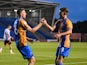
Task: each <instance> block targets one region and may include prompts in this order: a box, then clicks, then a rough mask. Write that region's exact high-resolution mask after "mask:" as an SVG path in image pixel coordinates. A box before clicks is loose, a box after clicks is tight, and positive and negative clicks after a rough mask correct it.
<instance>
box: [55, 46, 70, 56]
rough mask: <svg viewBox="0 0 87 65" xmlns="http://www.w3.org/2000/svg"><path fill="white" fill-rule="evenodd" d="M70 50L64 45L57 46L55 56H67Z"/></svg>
mask: <svg viewBox="0 0 87 65" xmlns="http://www.w3.org/2000/svg"><path fill="white" fill-rule="evenodd" d="M69 52H70V48H66V47H58V48H57V51H56V56H57V57H58V56H63V57H68V55H69Z"/></svg>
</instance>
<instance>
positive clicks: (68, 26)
mask: <svg viewBox="0 0 87 65" xmlns="http://www.w3.org/2000/svg"><path fill="white" fill-rule="evenodd" d="M66 24H67V28H71V29H73V24H72V22H71V21H70V20H66Z"/></svg>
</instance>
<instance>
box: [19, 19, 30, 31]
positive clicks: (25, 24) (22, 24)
mask: <svg viewBox="0 0 87 65" xmlns="http://www.w3.org/2000/svg"><path fill="white" fill-rule="evenodd" d="M20 24H21V26H23V27H24V28H25V29H27V28H29V27H30V26H29V25H28V24H27V22H26V21H25V20H20Z"/></svg>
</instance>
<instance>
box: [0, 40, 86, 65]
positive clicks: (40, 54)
mask: <svg viewBox="0 0 87 65" xmlns="http://www.w3.org/2000/svg"><path fill="white" fill-rule="evenodd" d="M2 43H3V42H1V41H0V47H1V46H2ZM12 45H13V51H14V53H15V54H13V55H11V54H10V53H9V48H8V46H6V47H5V48H4V49H3V52H2V53H0V65H26V62H27V61H26V60H24V59H23V58H22V56H21V54H20V53H19V52H18V50H17V49H16V46H15V43H14V42H13V44H12ZM29 45H30V47H31V48H32V50H33V53H34V56H35V58H36V63H35V65H54V59H55V52H56V48H57V42H34V43H33V44H30V43H29ZM64 65H87V43H83V42H81V43H80V42H73V43H72V48H71V52H70V54H69V57H68V58H65V60H64Z"/></svg>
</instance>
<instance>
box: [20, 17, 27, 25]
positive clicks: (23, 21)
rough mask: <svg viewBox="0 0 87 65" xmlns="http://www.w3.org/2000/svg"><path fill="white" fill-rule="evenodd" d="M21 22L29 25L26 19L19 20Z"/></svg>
mask: <svg viewBox="0 0 87 65" xmlns="http://www.w3.org/2000/svg"><path fill="white" fill-rule="evenodd" d="M19 22H20V23H23V24H27V22H26V21H25V20H24V19H22V18H20V19H19Z"/></svg>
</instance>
